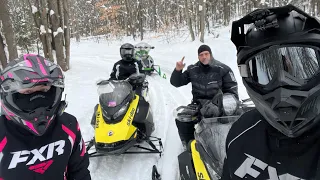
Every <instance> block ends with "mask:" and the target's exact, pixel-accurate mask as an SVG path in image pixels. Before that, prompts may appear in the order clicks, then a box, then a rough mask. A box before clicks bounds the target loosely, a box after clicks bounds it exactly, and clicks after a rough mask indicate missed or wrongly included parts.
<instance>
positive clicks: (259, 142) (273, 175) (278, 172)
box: [222, 109, 320, 180]
mask: <svg viewBox="0 0 320 180" xmlns="http://www.w3.org/2000/svg"><path fill="white" fill-rule="evenodd" d="M319 128H320V125H318V126H317V127H314V128H313V129H311V130H310V131H308V132H306V133H305V134H303V135H302V136H300V137H298V138H289V137H286V136H285V135H283V134H281V133H280V132H279V131H278V130H276V129H275V128H273V127H272V126H271V125H269V123H267V121H266V120H265V119H264V118H263V117H262V116H261V114H260V113H259V112H258V111H257V110H256V109H254V110H252V111H248V112H246V113H244V114H243V115H242V116H241V117H240V119H239V120H238V121H236V122H235V123H234V124H233V126H232V127H231V129H230V131H229V133H228V136H227V140H226V153H227V154H226V159H225V161H224V167H223V175H222V180H242V179H246V180H256V179H257V180H258V179H259V180H267V179H270V180H319V179H320V161H319V159H320V131H319Z"/></svg>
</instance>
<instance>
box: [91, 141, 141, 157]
mask: <svg viewBox="0 0 320 180" xmlns="http://www.w3.org/2000/svg"><path fill="white" fill-rule="evenodd" d="M136 143H137V141H136V140H135V139H131V140H127V141H120V142H115V143H111V144H106V143H95V147H96V151H97V152H98V153H103V154H113V155H116V154H123V153H124V152H126V151H127V150H128V149H129V148H131V147H132V146H134V145H135V144H136Z"/></svg>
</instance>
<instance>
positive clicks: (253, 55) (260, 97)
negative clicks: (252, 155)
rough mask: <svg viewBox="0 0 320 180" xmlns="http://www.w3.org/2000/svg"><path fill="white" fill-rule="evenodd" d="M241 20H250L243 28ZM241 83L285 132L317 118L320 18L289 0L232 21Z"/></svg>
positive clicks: (303, 127)
mask: <svg viewBox="0 0 320 180" xmlns="http://www.w3.org/2000/svg"><path fill="white" fill-rule="evenodd" d="M244 25H251V26H250V28H249V29H248V30H247V31H246V32H245V30H244V27H245V26H244ZM231 40H232V42H233V43H234V44H235V46H236V48H237V62H238V67H239V71H240V74H241V76H242V78H243V83H244V85H245V87H246V89H247V92H248V94H249V96H250V98H251V99H252V101H253V102H254V103H255V106H256V108H257V110H258V111H259V112H260V113H261V114H262V115H263V117H264V118H265V119H266V120H267V121H268V122H269V123H270V124H271V125H272V126H273V127H274V128H276V129H278V130H279V131H280V132H282V133H283V134H285V135H286V136H288V137H297V136H300V135H301V134H302V133H304V132H305V131H307V130H309V129H310V128H312V127H314V126H315V125H317V123H318V121H319V119H320V98H319V97H320V81H319V78H320V73H319V61H320V22H319V21H318V20H317V19H316V18H314V17H311V16H309V15H308V14H307V13H305V12H304V11H302V10H300V9H298V8H297V7H295V6H293V5H287V6H283V7H276V8H266V9H258V10H255V11H253V12H251V13H249V14H248V15H246V16H245V17H243V18H242V19H240V20H238V21H234V22H233V24H232V34H231Z"/></svg>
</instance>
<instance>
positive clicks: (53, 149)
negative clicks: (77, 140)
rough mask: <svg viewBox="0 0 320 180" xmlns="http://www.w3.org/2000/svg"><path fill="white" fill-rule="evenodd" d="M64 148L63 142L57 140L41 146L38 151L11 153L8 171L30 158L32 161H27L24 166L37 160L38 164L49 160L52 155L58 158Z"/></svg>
mask: <svg viewBox="0 0 320 180" xmlns="http://www.w3.org/2000/svg"><path fill="white" fill-rule="evenodd" d="M64 146H65V141H64V140H59V141H56V142H53V143H50V144H47V145H45V146H42V147H41V148H40V149H33V150H31V151H28V150H23V151H16V152H11V154H13V157H12V159H11V162H10V165H9V167H8V169H13V168H16V167H17V165H18V164H19V163H23V162H26V161H27V160H28V159H29V157H30V156H31V157H32V159H31V160H30V161H28V162H27V164H26V165H33V164H35V163H36V162H37V161H38V160H39V161H38V162H43V161H46V160H50V159H52V158H53V156H54V155H58V156H60V155H62V154H63V153H64ZM46 150H47V151H46ZM45 151H46V153H45ZM52 162H53V161H50V165H51V163H52ZM47 168H48V167H47Z"/></svg>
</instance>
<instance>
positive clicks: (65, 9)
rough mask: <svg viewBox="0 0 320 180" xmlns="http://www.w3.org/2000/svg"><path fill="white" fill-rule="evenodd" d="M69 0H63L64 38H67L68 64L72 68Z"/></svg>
mask: <svg viewBox="0 0 320 180" xmlns="http://www.w3.org/2000/svg"><path fill="white" fill-rule="evenodd" d="M69 7H70V4H69V0H64V1H63V13H64V25H65V26H66V28H64V39H65V54H66V66H67V69H70V25H69V24H70V23H69V19H70V13H69Z"/></svg>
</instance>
